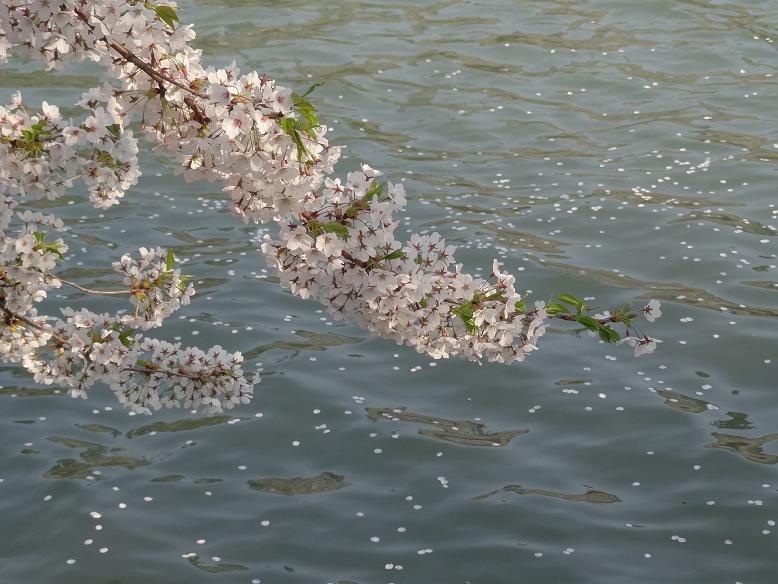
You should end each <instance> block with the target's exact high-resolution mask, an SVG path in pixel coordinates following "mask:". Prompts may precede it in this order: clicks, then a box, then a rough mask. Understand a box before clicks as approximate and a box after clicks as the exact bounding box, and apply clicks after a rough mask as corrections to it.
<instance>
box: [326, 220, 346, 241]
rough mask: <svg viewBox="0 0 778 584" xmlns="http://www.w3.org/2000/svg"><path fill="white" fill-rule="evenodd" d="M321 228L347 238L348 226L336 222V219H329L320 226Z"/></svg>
mask: <svg viewBox="0 0 778 584" xmlns="http://www.w3.org/2000/svg"><path fill="white" fill-rule="evenodd" d="M321 228H322V230H324V231H325V232H326V233H334V234H335V235H337V236H338V237H342V238H343V239H348V227H346V226H345V225H343V223H338V222H337V221H331V222H330V223H324V224H323V225H322V226H321Z"/></svg>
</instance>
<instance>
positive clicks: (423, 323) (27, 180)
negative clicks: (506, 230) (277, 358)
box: [0, 0, 658, 411]
mask: <svg viewBox="0 0 778 584" xmlns="http://www.w3.org/2000/svg"><path fill="white" fill-rule="evenodd" d="M194 36H195V34H194V31H193V29H192V27H191V26H189V25H180V24H178V16H177V14H176V10H175V5H174V4H173V3H170V4H164V5H162V4H156V3H152V2H141V1H139V0H129V1H124V0H122V1H120V0H57V1H56V2H51V1H49V0H5V1H4V2H2V3H1V4H0V63H2V62H3V61H4V60H5V59H6V57H7V55H8V54H9V52H13V53H15V54H19V55H24V56H28V57H31V58H35V59H39V60H41V61H43V63H44V64H45V67H46V68H47V69H59V68H61V67H64V66H65V65H66V64H67V63H68V62H80V61H84V60H89V61H92V62H94V63H96V64H97V65H99V66H101V67H102V68H103V70H104V73H105V81H104V83H103V84H102V85H101V86H100V87H97V88H93V89H90V90H89V91H87V92H86V93H85V94H84V95H83V97H82V99H81V101H80V102H79V104H78V105H79V106H80V107H82V108H84V109H85V114H84V116H83V119H80V120H78V121H75V122H74V121H68V122H65V121H64V120H63V119H62V118H61V116H60V113H59V110H58V109H57V108H56V107H55V106H51V105H49V104H46V103H44V104H43V105H42V113H40V114H36V113H30V112H28V110H27V108H26V107H25V106H24V104H23V102H22V99H21V97H20V96H18V95H17V96H16V97H15V98H14V101H13V103H12V104H11V105H9V106H7V107H5V108H0V196H2V197H3V203H4V204H3V205H2V206H1V207H0V227H2V235H0V261H1V262H2V265H0V269H1V270H2V286H3V287H2V289H0V295H1V296H2V297H1V298H0V301H1V302H2V307H3V308H2V310H3V311H4V314H5V325H4V327H3V328H2V333H1V334H2V338H1V339H0V342H2V347H1V349H2V351H1V352H2V356H3V358H5V359H7V360H12V361H21V362H23V363H24V365H25V367H27V368H28V369H29V370H31V371H33V372H34V373H35V375H36V379H38V381H41V382H43V383H64V384H66V385H68V386H69V387H71V388H72V391H73V392H74V393H75V394H76V395H84V392H85V390H86V388H87V387H89V386H90V385H91V384H93V383H94V382H95V381H97V380H100V381H103V382H105V383H107V384H108V385H109V386H111V387H112V388H113V389H114V391H115V392H116V393H117V395H118V396H119V399H120V401H121V402H122V403H125V404H127V405H129V406H132V407H133V408H136V409H139V410H144V411H145V410H146V409H148V408H156V407H160V406H161V405H163V404H164V405H177V404H184V405H185V406H187V407H195V406H204V407H207V408H211V409H219V408H221V407H224V406H231V405H234V404H236V403H241V402H243V401H245V400H246V399H248V396H249V395H250V393H251V387H252V383H251V382H249V381H247V380H246V379H245V377H244V376H243V372H242V371H241V369H240V366H239V364H240V361H241V357H240V355H239V354H234V355H230V354H227V353H224V351H222V349H221V348H220V347H214V348H212V349H210V350H208V351H200V350H197V349H191V348H187V349H182V348H181V347H179V346H178V345H171V344H168V343H165V342H162V341H157V340H151V339H147V338H144V337H143V334H142V332H141V331H143V330H147V329H149V328H151V327H156V326H159V325H160V324H161V323H162V322H163V320H164V319H165V318H166V317H167V316H169V315H170V314H171V313H172V312H173V311H174V310H175V309H177V308H178V307H180V306H181V305H183V304H187V303H188V302H189V298H190V296H191V295H192V294H193V293H194V290H193V288H192V287H191V285H188V284H186V283H185V281H184V279H183V277H182V275H181V273H180V271H179V270H178V269H176V268H175V267H174V265H173V258H172V255H170V254H168V253H166V252H165V251H164V250H161V249H154V250H148V249H145V248H142V249H141V250H140V258H139V259H137V260H136V259H132V258H131V257H130V256H124V257H122V259H121V260H120V261H119V262H117V263H115V264H114V268H115V269H116V270H117V271H118V272H120V273H121V274H122V275H123V276H124V284H125V285H126V286H127V287H128V289H127V290H126V291H124V292H121V293H123V294H126V295H128V296H129V297H130V300H131V302H132V303H133V305H134V308H135V310H134V313H133V314H132V315H126V314H124V315H118V314H117V315H114V316H110V315H98V314H95V313H92V312H90V311H88V310H86V309H82V310H81V311H73V310H69V311H66V312H65V314H64V317H65V318H64V319H54V318H47V317H39V316H38V314H37V308H36V307H35V303H37V302H40V301H41V300H42V299H43V298H44V297H45V290H46V288H47V287H50V286H58V285H60V284H73V283H69V282H65V281H64V280H61V279H59V278H57V276H56V275H55V274H54V273H53V272H52V270H53V268H54V267H55V265H56V261H58V260H60V259H62V258H63V255H62V254H63V253H64V250H65V249H66V248H65V243H64V242H63V241H62V240H61V239H57V240H53V241H49V240H48V239H47V231H44V230H42V229H41V227H40V226H46V227H47V228H48V230H58V229H61V228H62V224H61V222H58V220H57V219H56V218H51V217H43V216H41V217H35V218H33V217H28V216H23V215H22V214H15V211H14V209H15V207H16V206H17V205H19V204H20V203H21V202H22V201H23V200H24V199H25V198H28V197H29V198H41V197H46V198H56V197H58V196H60V195H62V194H63V193H64V191H65V189H66V188H69V187H71V186H72V185H73V184H74V182H75V181H77V180H81V181H83V182H84V183H85V184H86V186H87V187H88V189H89V192H90V198H91V200H92V202H93V204H94V205H95V206H97V207H107V206H110V205H112V204H115V203H116V202H118V199H119V197H121V196H122V195H123V193H124V192H125V191H126V190H127V189H128V188H129V187H130V186H132V185H133V184H134V183H135V181H136V180H137V177H138V175H139V171H138V167H137V157H136V154H137V150H138V147H137V143H136V140H135V138H134V137H133V134H132V132H131V131H130V130H129V129H127V126H128V124H129V123H130V122H133V121H134V122H137V123H138V125H139V127H140V129H141V131H142V132H144V133H145V134H146V136H147V137H148V138H149V139H151V140H153V141H155V142H156V143H157V144H159V146H160V147H161V148H162V149H164V150H165V151H166V152H167V153H168V154H169V155H170V156H171V157H173V158H174V159H175V160H176V161H177V162H178V164H179V169H180V172H181V173H182V174H183V175H184V178H185V179H187V180H202V179H205V180H208V181H216V182H218V183H220V184H221V186H222V188H223V190H224V192H225V193H226V194H228V195H229V197H230V200H231V202H232V205H233V208H234V210H235V212H236V213H237V214H238V215H239V216H241V217H242V219H243V220H244V221H247V222H248V221H252V222H256V223H267V222H276V223H277V224H278V226H279V234H278V236H277V238H272V237H270V236H266V237H265V240H264V241H263V244H262V251H263V253H264V255H265V256H266V258H267V260H268V262H269V265H270V266H271V267H273V268H274V269H275V270H276V272H277V273H278V275H279V277H280V279H281V282H282V284H283V285H284V286H286V287H288V288H289V289H290V290H291V292H292V293H293V294H295V295H297V296H300V297H302V298H309V297H310V298H315V299H317V300H318V301H319V302H321V303H322V304H323V305H324V306H326V307H327V309H328V310H329V311H330V312H331V313H332V314H333V316H334V317H335V318H345V319H349V320H352V321H355V322H356V323H358V324H359V325H360V326H362V327H364V328H365V329H367V330H369V331H371V332H372V333H375V334H378V335H381V336H385V337H389V338H392V339H394V340H395V341H397V342H398V343H406V344H408V345H411V346H413V347H415V348H416V349H417V350H418V351H419V352H423V353H426V354H428V355H430V356H432V357H434V358H445V357H450V356H460V357H464V358H465V359H469V360H474V361H479V362H480V361H484V360H485V361H496V362H503V363H511V362H514V361H522V360H523V359H524V358H525V356H526V354H527V353H528V352H530V351H533V350H535V349H536V348H537V341H538V339H539V338H540V337H541V336H542V335H543V334H544V332H545V323H546V321H547V320H548V318H549V317H553V316H556V317H560V318H565V319H566V320H574V321H577V322H579V323H581V324H583V325H584V326H586V327H587V328H590V329H591V330H593V331H594V332H597V333H599V334H600V337H601V338H603V339H604V340H608V341H614V340H617V339H618V338H619V335H618V334H617V333H616V332H615V331H614V330H613V329H612V328H611V327H610V324H611V323H621V324H624V325H625V326H626V328H627V331H628V332H630V331H631V330H632V324H631V323H632V320H631V319H632V318H634V316H635V315H633V314H631V313H630V312H629V310H624V311H621V312H618V313H615V314H614V315H609V316H606V317H603V318H601V319H599V320H595V319H593V318H591V317H589V316H586V315H585V311H586V310H588V307H585V306H584V305H583V303H582V302H580V301H578V300H577V299H575V298H574V297H570V298H568V303H569V305H570V306H574V307H575V308H576V310H577V311H576V313H575V314H573V313H572V311H571V310H570V309H569V308H566V307H565V306H562V305H560V304H557V303H551V304H549V305H548V306H546V305H545V303H544V302H540V301H539V302H534V303H532V304H528V303H527V302H526V301H525V299H524V298H522V296H521V295H520V294H519V293H518V292H517V291H516V288H515V279H514V278H513V276H511V275H509V274H506V273H503V272H501V271H500V267H499V265H498V264H497V263H496V262H495V263H494V266H493V269H492V273H491V276H490V278H488V279H482V278H478V277H474V276H472V275H470V274H468V273H466V272H464V271H463V269H462V266H461V265H460V264H457V263H456V262H455V260H454V249H453V248H452V247H451V246H449V245H447V244H446V242H445V241H444V240H443V239H442V238H441V237H440V236H439V235H438V234H431V235H413V236H411V238H410V240H409V241H407V242H401V241H398V240H397V239H396V238H395V236H394V230H395V228H396V226H397V219H396V217H397V214H398V212H399V211H400V210H401V209H402V208H403V207H404V205H405V192H404V189H403V187H402V185H393V184H391V183H390V184H388V185H385V184H382V183H381V182H379V177H380V175H381V173H380V172H379V171H377V170H374V169H372V168H370V167H369V166H367V165H363V166H362V168H361V169H360V170H358V171H355V172H352V173H350V174H348V175H347V176H346V177H344V178H343V179H340V178H334V177H333V173H334V165H335V163H336V162H337V160H338V158H339V156H340V149H339V148H338V147H334V146H331V145H330V144H329V143H328V141H327V138H326V135H327V131H328V128H327V127H326V126H324V125H322V124H321V123H320V122H319V120H318V117H317V115H316V112H315V109H314V108H313V106H312V105H311V104H310V102H309V101H308V100H307V96H308V94H309V93H310V92H311V91H312V90H313V89H314V88H311V89H310V90H309V91H308V92H306V93H304V94H302V95H300V94H297V93H293V92H292V91H290V90H288V89H286V88H284V87H281V86H280V85H278V84H276V83H275V82H274V81H273V80H271V79H268V78H267V77H265V76H264V75H259V74H257V73H256V72H250V73H241V71H240V70H239V69H238V68H237V67H236V66H234V65H232V66H229V67H224V68H218V69H217V68H213V67H204V66H203V65H202V62H201V52H200V51H199V50H196V49H194V48H192V47H191V46H190V42H191V41H192V40H193V39H194ZM16 224H19V225H20V227H19V229H18V231H17V232H16V233H12V232H11V230H10V228H11V226H12V225H16ZM36 225H37V227H36ZM73 285H75V286H76V287H78V288H79V289H81V290H83V291H87V292H94V291H89V290H87V289H85V288H82V287H80V286H78V285H76V284H73ZM115 294H120V293H119V292H115ZM560 307H561V308H560ZM656 311H658V307H656ZM656 311H655V310H654V308H652V309H651V310H650V311H647V312H646V315H647V316H649V315H650V316H657V312H656ZM587 319H588V320H587ZM630 338H631V337H630ZM645 344H646V343H643V344H642V345H641V346H643V345H645ZM42 348H46V349H48V353H46V351H44V350H42ZM46 354H47V355H48V357H46V356H45V355H46Z"/></svg>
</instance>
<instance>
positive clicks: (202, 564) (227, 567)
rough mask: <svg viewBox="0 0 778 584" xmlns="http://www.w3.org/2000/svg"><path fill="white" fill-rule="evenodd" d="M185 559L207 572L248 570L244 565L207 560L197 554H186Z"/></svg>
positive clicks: (221, 572)
mask: <svg viewBox="0 0 778 584" xmlns="http://www.w3.org/2000/svg"><path fill="white" fill-rule="evenodd" d="M186 559H187V561H188V562H189V563H190V564H192V565H193V566H194V567H195V568H197V569H199V570H202V571H203V572H208V573H209V574H223V573H225V572H237V571H240V570H248V568H247V567H246V566H241V565H240V564H225V563H222V562H207V561H204V560H201V559H200V557H199V556H198V555H197V554H188V556H187V558H186Z"/></svg>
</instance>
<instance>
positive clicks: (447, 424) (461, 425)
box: [367, 408, 529, 446]
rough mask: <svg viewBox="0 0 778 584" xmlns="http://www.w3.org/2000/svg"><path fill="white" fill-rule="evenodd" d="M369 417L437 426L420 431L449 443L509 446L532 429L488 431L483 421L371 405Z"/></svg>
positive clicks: (423, 434) (368, 409)
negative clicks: (448, 418) (453, 418)
mask: <svg viewBox="0 0 778 584" xmlns="http://www.w3.org/2000/svg"><path fill="white" fill-rule="evenodd" d="M367 417H368V418H369V419H371V420H373V421H374V422H376V421H378V420H391V421H393V422H411V423H413V424H429V425H432V426H436V429H434V430H431V429H421V430H419V434H421V435H422V436H428V437H430V438H437V439H438V440H445V441H446V442H456V443H457V444H464V445H466V446H507V445H508V443H509V442H510V441H511V440H513V439H514V438H515V437H516V436H520V435H522V434H526V433H527V432H529V430H506V431H503V432H487V431H486V428H485V426H484V425H483V424H481V423H479V422H471V421H470V420H460V421H454V420H447V419H445V418H438V417H436V416H426V415H424V414H416V413H414V412H409V411H406V410H405V409H402V408H401V409H392V408H367Z"/></svg>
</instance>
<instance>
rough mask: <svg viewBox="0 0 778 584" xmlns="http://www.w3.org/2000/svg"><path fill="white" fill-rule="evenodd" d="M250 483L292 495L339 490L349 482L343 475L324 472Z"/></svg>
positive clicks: (262, 489) (253, 488) (270, 490)
mask: <svg viewBox="0 0 778 584" xmlns="http://www.w3.org/2000/svg"><path fill="white" fill-rule="evenodd" d="M248 485H249V488H251V489H252V490H254V491H262V492H265V493H276V494H278V495H287V496H290V495H310V494H312V493H324V492H327V491H337V490H338V489H342V488H343V487H347V486H348V485H349V483H347V482H346V477H345V476H343V475H338V474H335V473H331V472H323V473H321V474H318V475H316V476H312V477H293V478H289V479H283V478H267V479H256V480H253V481H248Z"/></svg>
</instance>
